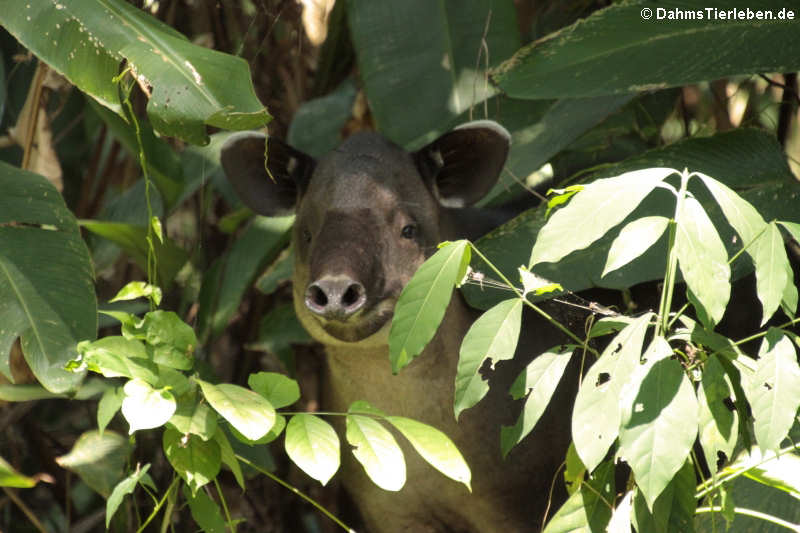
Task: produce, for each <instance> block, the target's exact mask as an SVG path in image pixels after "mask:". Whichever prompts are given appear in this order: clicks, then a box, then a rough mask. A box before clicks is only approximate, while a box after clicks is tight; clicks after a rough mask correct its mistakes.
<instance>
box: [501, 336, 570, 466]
mask: <svg viewBox="0 0 800 533" xmlns="http://www.w3.org/2000/svg"><path fill="white" fill-rule="evenodd" d="M559 348H560V347H559V346H556V347H553V348H550V349H549V350H548V351H546V352H544V353H543V354H541V355H539V356H538V357H536V359H534V360H533V361H531V362H530V363H529V364H528V366H526V367H525V370H523V371H522V373H520V375H519V376H518V377H517V379H516V380H514V383H513V384H512V385H511V389H510V390H509V391H508V392H509V393H510V394H511V396H512V397H513V398H514V399H515V400H518V399H520V398H522V397H523V396H526V395H527V396H528V397H527V398H526V399H525V406H524V407H523V408H522V413H520V415H519V418H518V419H517V423H516V424H514V425H513V426H503V427H502V428H500V448H501V450H502V451H503V457H505V456H506V455H508V452H509V451H511V448H513V447H514V446H516V445H517V444H518V443H519V442H520V441H521V440H522V439H524V438H525V437H526V436H527V435H528V433H530V432H531V430H533V428H534V426H536V422H538V421H539V418H540V417H541V416H542V413H544V410H545V409H546V408H547V404H549V403H550V398H551V397H552V396H553V393H554V392H555V390H556V387H557V386H558V383H559V381H561V376H562V375H563V374H564V370H565V369H566V368H567V364H568V363H569V361H570V359H571V358H572V353H573V348H572V347H570V348H567V349H563V348H562V349H559Z"/></svg>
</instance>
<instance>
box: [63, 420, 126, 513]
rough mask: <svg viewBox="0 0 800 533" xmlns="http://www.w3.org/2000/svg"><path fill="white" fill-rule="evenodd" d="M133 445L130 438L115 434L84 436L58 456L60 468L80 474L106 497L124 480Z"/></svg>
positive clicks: (90, 434) (88, 434)
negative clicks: (123, 474) (124, 472)
mask: <svg viewBox="0 0 800 533" xmlns="http://www.w3.org/2000/svg"><path fill="white" fill-rule="evenodd" d="M130 453H131V445H130V442H129V441H128V439H127V438H125V437H123V436H122V435H120V434H119V433H115V432H113V431H104V432H103V433H102V435H101V434H100V432H98V431H87V432H85V433H83V434H82V435H81V436H80V437H79V438H78V440H77V441H75V444H74V445H73V446H72V449H71V450H70V451H69V453H67V454H66V455H62V456H61V457H56V463H58V464H59V466H61V467H63V468H66V469H68V470H71V471H73V472H75V473H76V474H78V476H80V478H81V479H82V480H83V481H84V483H86V484H87V485H88V486H89V487H91V488H92V489H93V490H95V491H96V492H98V493H99V494H100V495H102V496H103V497H104V498H107V497H108V496H109V494H111V490H112V489H113V488H114V487H115V486H116V484H117V482H118V481H119V480H120V478H122V473H123V469H124V468H125V465H126V463H127V462H128V456H129V455H130Z"/></svg>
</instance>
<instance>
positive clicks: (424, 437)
mask: <svg viewBox="0 0 800 533" xmlns="http://www.w3.org/2000/svg"><path fill="white" fill-rule="evenodd" d="M386 420H388V421H389V422H390V423H391V424H392V425H393V426H394V427H395V428H397V429H398V430H399V431H400V433H402V434H403V436H404V437H405V438H407V439H408V441H409V442H410V443H411V445H412V446H413V447H414V449H415V450H417V453H419V454H420V455H421V456H422V458H423V459H425V461H427V462H428V464H430V465H431V466H432V467H434V468H435V469H436V470H438V471H439V472H441V473H442V474H444V475H445V476H447V477H449V478H450V479H453V480H455V481H458V482H459V483H463V484H464V485H466V487H467V488H468V489H469V490H470V492H471V491H472V487H471V485H470V480H471V479H472V473H471V472H470V470H469V466H467V463H466V461H464V457H463V456H462V455H461V452H459V451H458V448H456V445H455V444H453V441H451V440H450V439H449V438H448V437H447V435H445V434H444V433H442V432H441V431H439V430H438V429H436V428H434V427H432V426H429V425H427V424H423V423H422V422H417V421H416V420H411V419H410V418H404V417H401V416H389V417H386Z"/></svg>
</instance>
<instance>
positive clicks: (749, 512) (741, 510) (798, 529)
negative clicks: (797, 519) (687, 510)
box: [695, 506, 800, 533]
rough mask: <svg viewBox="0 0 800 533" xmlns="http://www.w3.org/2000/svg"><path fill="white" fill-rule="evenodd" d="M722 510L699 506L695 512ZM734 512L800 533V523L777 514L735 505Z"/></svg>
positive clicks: (716, 511)
mask: <svg viewBox="0 0 800 533" xmlns="http://www.w3.org/2000/svg"><path fill="white" fill-rule="evenodd" d="M720 511H722V507H718V506H717V507H715V506H710V507H698V508H697V509H695V514H702V513H718V512H720ZM733 512H734V513H737V514H741V515H745V516H752V517H753V518H758V519H760V520H764V521H766V522H771V523H773V524H775V525H776V526H781V527H785V528H786V529H789V530H791V531H795V532H796V533H800V524H793V523H791V522H787V521H786V520H783V519H781V518H778V517H777V516H773V515H771V514H767V513H762V512H761V511H756V510H753V509H747V508H745V507H734V508H733Z"/></svg>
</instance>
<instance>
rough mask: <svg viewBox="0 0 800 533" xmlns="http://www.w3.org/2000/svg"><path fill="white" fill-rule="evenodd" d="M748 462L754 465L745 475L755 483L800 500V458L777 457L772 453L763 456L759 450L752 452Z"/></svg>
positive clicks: (792, 455)
mask: <svg viewBox="0 0 800 533" xmlns="http://www.w3.org/2000/svg"><path fill="white" fill-rule="evenodd" d="M747 461H748V462H750V463H752V464H754V466H752V467H751V468H749V469H747V471H746V472H745V473H744V475H745V476H747V477H749V478H750V479H752V480H753V481H758V482H759V483H761V484H762V485H766V486H768V487H772V488H775V489H779V490H782V491H784V492H786V493H788V494H791V495H792V496H794V497H795V498H796V499H798V500H800V456H799V455H797V454H796V453H784V454H781V455H779V456H775V455H774V454H773V453H772V452H768V453H766V454H763V455H762V454H761V453H760V451H759V450H758V448H753V449H751V450H750V457H749V458H748V460H747Z"/></svg>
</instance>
